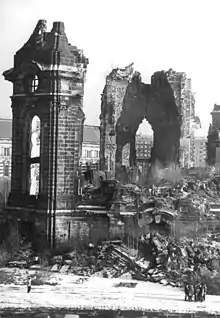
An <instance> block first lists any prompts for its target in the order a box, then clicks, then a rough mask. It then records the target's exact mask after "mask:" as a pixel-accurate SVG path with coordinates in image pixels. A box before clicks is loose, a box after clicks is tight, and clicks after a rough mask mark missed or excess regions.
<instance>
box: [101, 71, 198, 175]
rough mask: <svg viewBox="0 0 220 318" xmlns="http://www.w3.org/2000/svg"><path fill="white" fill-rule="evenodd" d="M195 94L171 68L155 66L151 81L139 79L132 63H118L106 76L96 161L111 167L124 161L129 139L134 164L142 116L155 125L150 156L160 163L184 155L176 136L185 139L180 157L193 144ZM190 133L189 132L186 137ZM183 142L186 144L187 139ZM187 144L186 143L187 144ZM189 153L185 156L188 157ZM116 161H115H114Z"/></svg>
mask: <svg viewBox="0 0 220 318" xmlns="http://www.w3.org/2000/svg"><path fill="white" fill-rule="evenodd" d="M194 103H195V100H194V95H193V93H192V91H191V82H190V80H189V79H187V78H186V75H185V73H178V72H175V71H173V70H172V69H170V70H169V71H168V72H164V71H161V72H156V73H154V75H153V76H152V77H151V84H150V85H149V84H144V83H142V80H141V76H140V73H138V72H135V71H134V69H133V67H132V65H129V66H128V67H127V68H125V69H116V70H113V71H112V72H111V74H110V75H109V76H107V78H106V85H105V88H104V91H103V95H102V104H101V115H100V133H101V136H100V137H101V138H100V162H101V167H102V169H104V168H105V165H106V164H108V168H109V170H111V171H113V172H114V171H115V168H117V167H118V166H119V167H120V166H121V164H122V151H123V148H124V147H125V145H126V144H130V159H129V161H130V165H131V166H133V165H135V162H136V150H135V136H136V132H137V130H138V127H139V125H140V123H141V122H142V120H143V119H144V118H146V119H147V120H148V122H149V123H150V124H151V126H152V129H153V131H154V146H153V149H152V161H153V162H156V161H159V162H160V163H161V164H163V165H168V164H170V163H179V162H180V160H182V157H181V152H180V140H183V142H182V144H184V147H185V148H184V149H185V150H184V158H185V159H184V160H189V159H190V156H191V152H190V151H191V150H190V147H188V146H189V145H188V144H187V142H186V141H187V140H188V139H189V137H190V134H191V123H192V121H193V120H194V117H195V114H194ZM190 138H191V137H190ZM186 144H187V145H186ZM187 147H188V148H187ZM186 158H188V159H186ZM114 161H115V166H114Z"/></svg>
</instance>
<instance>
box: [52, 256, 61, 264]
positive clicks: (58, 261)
mask: <svg viewBox="0 0 220 318" xmlns="http://www.w3.org/2000/svg"><path fill="white" fill-rule="evenodd" d="M51 262H52V264H61V263H62V262H63V257H62V255H57V256H54V257H53V258H52V259H51Z"/></svg>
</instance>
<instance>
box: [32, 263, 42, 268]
mask: <svg viewBox="0 0 220 318" xmlns="http://www.w3.org/2000/svg"><path fill="white" fill-rule="evenodd" d="M29 269H42V267H41V265H39V264H36V265H31V266H30V267H29Z"/></svg>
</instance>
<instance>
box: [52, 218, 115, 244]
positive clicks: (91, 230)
mask: <svg viewBox="0 0 220 318" xmlns="http://www.w3.org/2000/svg"><path fill="white" fill-rule="evenodd" d="M109 227H110V222H109V218H108V216H107V215H103V216H100V215H87V216H85V215H84V216H81V217H80V216H78V217H77V216H71V217H70V216H69V217H68V216H63V217H62V216H57V219H56V242H57V243H58V244H61V243H63V242H75V243H76V242H78V243H79V244H80V243H81V244H84V243H93V244H96V243H99V242H100V241H101V240H107V239H108V238H109Z"/></svg>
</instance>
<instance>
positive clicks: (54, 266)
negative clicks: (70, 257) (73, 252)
mask: <svg viewBox="0 0 220 318" xmlns="http://www.w3.org/2000/svg"><path fill="white" fill-rule="evenodd" d="M50 270H51V272H59V265H58V264H54V265H53V266H52V268H51V269H50Z"/></svg>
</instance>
